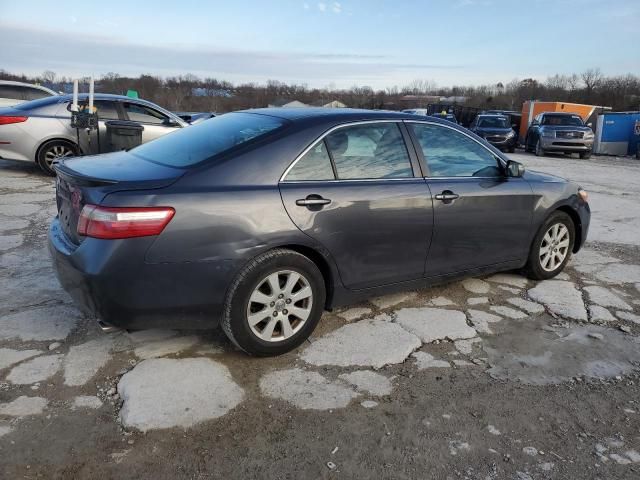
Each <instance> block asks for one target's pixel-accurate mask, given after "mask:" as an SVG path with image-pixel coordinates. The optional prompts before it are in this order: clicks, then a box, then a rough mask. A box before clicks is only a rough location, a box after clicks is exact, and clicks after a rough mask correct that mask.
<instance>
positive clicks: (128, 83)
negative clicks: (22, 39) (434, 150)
mask: <svg viewBox="0 0 640 480" xmlns="http://www.w3.org/2000/svg"><path fill="white" fill-rule="evenodd" d="M0 79H2V80H17V81H23V82H28V83H40V84H44V85H47V86H51V87H53V88H54V89H57V90H61V91H64V90H65V89H66V90H68V88H69V85H70V83H71V79H70V78H67V77H64V76H59V75H57V74H56V73H55V72H52V71H45V72H43V73H42V74H41V75H39V76H26V75H15V74H11V73H9V72H7V71H5V70H0ZM96 81H97V84H96V91H98V92H104V93H115V94H126V93H127V91H128V90H135V91H137V92H138V94H139V96H140V98H144V99H146V100H150V101H152V102H155V103H157V104H159V105H161V106H163V107H165V108H167V109H169V110H172V111H212V112H219V113H223V112H229V111H233V110H240V109H246V108H259V107H266V106H267V105H268V104H269V103H271V102H274V101H275V100H278V99H290V100H299V101H301V102H303V103H306V104H313V103H314V102H329V101H332V100H339V101H341V102H342V103H344V104H345V105H347V106H348V107H353V108H372V109H390V110H401V109H403V108H416V107H426V106H427V104H429V103H438V102H437V101H436V100H434V98H435V97H456V98H457V100H458V101H461V100H460V98H461V97H465V100H464V104H465V105H467V106H471V107H477V108H482V109H505V110H517V111H519V110H520V109H521V108H522V103H523V102H524V101H526V100H543V101H563V102H573V103H585V104H591V105H599V106H607V107H611V108H612V109H613V110H614V111H624V110H640V76H638V75H635V74H631V73H630V74H626V75H616V76H607V75H605V74H603V73H602V71H601V70H600V69H599V68H590V69H588V70H585V71H584V72H582V73H580V74H572V75H559V74H557V75H553V76H550V77H548V78H547V79H546V80H543V81H540V80H536V79H533V78H526V79H522V80H520V79H514V80H512V81H510V82H508V83H501V82H500V83H497V84H492V85H480V86H447V87H442V86H438V85H436V84H435V83H434V82H432V81H429V80H414V81H412V82H410V83H408V84H407V85H405V86H401V87H400V86H393V87H388V88H385V89H377V90H376V89H373V88H371V87H367V86H353V87H351V88H348V89H338V88H335V87H331V86H329V87H326V88H311V87H308V86H307V85H304V84H289V83H284V82H280V81H277V80H269V81H267V82H266V83H264V84H260V83H241V84H233V83H231V82H228V81H224V80H219V79H216V78H199V77H197V76H195V75H192V74H185V75H180V76H173V77H166V78H163V77H159V76H153V75H140V76H139V77H126V76H120V75H119V74H117V73H107V74H106V75H103V76H102V77H100V78H97V79H96ZM85 89H86V86H85Z"/></svg>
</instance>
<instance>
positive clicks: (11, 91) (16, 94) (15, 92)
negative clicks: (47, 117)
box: [0, 85, 25, 100]
mask: <svg viewBox="0 0 640 480" xmlns="http://www.w3.org/2000/svg"><path fill="white" fill-rule="evenodd" d="M0 98H10V99H12V100H25V98H24V88H20V87H17V86H15V85H0Z"/></svg>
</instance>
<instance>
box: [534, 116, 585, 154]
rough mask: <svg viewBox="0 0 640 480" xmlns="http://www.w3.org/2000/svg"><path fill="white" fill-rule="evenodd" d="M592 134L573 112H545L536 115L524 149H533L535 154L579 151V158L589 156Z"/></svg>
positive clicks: (580, 118)
mask: <svg viewBox="0 0 640 480" xmlns="http://www.w3.org/2000/svg"><path fill="white" fill-rule="evenodd" d="M593 140H594V134H593V130H591V128H590V127H588V126H587V125H585V124H584V122H583V121H582V117H581V116H580V115H577V114H575V113H558V112H545V113H541V114H539V115H537V116H536V117H535V118H534V120H533V122H532V123H531V125H530V126H529V129H528V130H527V136H526V137H525V141H524V149H525V151H527V152H529V151H532V150H533V151H534V152H535V154H536V155H537V156H539V157H540V156H544V154H545V152H564V153H565V154H569V155H570V154H572V153H579V154H580V158H589V157H590V156H591V152H592V150H593Z"/></svg>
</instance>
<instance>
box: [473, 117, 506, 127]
mask: <svg viewBox="0 0 640 480" xmlns="http://www.w3.org/2000/svg"><path fill="white" fill-rule="evenodd" d="M478 127H481V128H509V125H508V124H507V119H506V118H505V117H481V118H480V120H478Z"/></svg>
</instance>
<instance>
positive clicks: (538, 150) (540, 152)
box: [536, 139, 544, 157]
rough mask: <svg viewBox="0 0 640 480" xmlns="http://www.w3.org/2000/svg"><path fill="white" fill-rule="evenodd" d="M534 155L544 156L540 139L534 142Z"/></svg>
mask: <svg viewBox="0 0 640 480" xmlns="http://www.w3.org/2000/svg"><path fill="white" fill-rule="evenodd" d="M536 157H544V149H543V148H542V142H541V141H540V139H538V141H537V142H536Z"/></svg>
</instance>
